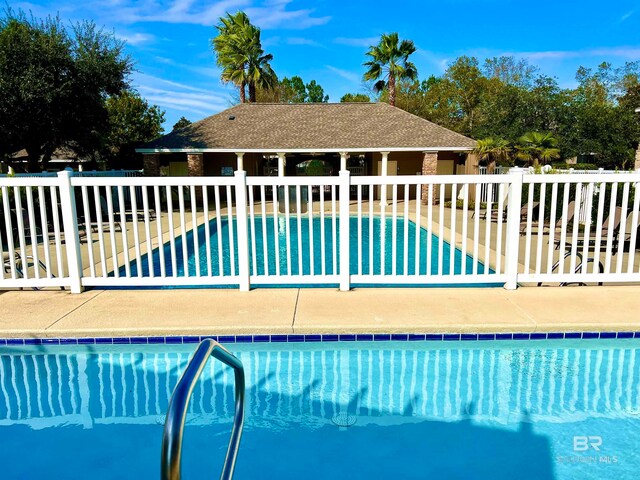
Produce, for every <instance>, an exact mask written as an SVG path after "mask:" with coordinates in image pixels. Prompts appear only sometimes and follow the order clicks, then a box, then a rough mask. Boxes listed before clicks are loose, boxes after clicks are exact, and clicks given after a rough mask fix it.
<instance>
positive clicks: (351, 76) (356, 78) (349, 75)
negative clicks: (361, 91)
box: [325, 65, 360, 83]
mask: <svg viewBox="0 0 640 480" xmlns="http://www.w3.org/2000/svg"><path fill="white" fill-rule="evenodd" d="M325 67H327V68H328V69H329V70H331V71H332V72H333V73H335V74H336V75H338V76H340V77H342V78H344V79H345V80H349V81H350V82H354V83H358V82H360V75H358V74H357V73H354V72H350V71H348V70H342V69H340V68H336V67H333V66H331V65H325Z"/></svg>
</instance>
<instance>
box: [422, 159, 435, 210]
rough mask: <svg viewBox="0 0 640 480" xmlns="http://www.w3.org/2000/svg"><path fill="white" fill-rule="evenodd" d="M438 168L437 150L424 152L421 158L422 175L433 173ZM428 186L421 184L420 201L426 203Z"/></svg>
mask: <svg viewBox="0 0 640 480" xmlns="http://www.w3.org/2000/svg"><path fill="white" fill-rule="evenodd" d="M437 170H438V152H425V154H424V157H423V158H422V175H435V174H436V173H437ZM428 194H429V186H428V185H423V186H422V203H427V195H428Z"/></svg>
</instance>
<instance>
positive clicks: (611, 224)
mask: <svg viewBox="0 0 640 480" xmlns="http://www.w3.org/2000/svg"><path fill="white" fill-rule="evenodd" d="M621 221H622V207H616V209H615V210H614V212H613V218H611V215H610V216H608V217H607V218H606V220H605V221H604V222H602V227H601V228H600V232H599V233H600V246H606V245H607V241H608V239H609V236H610V235H611V236H612V239H611V245H612V253H613V254H614V255H615V254H616V253H617V252H618V243H619V242H618V235H619V233H620V224H621ZM567 224H568V223H567ZM597 236H598V232H596V231H595V229H594V231H593V232H589V238H588V239H587V238H586V237H585V235H584V232H579V233H578V236H577V238H576V243H577V246H578V247H584V245H585V242H588V248H589V249H592V248H595V247H596V237H597ZM572 242H573V234H572V232H569V231H567V238H566V241H565V250H570V249H571V248H572V247H573V243H572ZM554 243H555V245H556V249H558V248H560V239H556V240H554Z"/></svg>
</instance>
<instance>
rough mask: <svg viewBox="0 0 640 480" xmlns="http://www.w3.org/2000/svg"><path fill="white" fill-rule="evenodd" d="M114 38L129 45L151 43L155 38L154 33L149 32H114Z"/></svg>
mask: <svg viewBox="0 0 640 480" xmlns="http://www.w3.org/2000/svg"><path fill="white" fill-rule="evenodd" d="M115 35H116V38H118V39H120V40H124V41H125V42H127V43H128V44H129V45H135V46H138V45H142V44H144V43H152V42H154V41H155V40H156V36H155V35H151V34H150V33H131V34H126V33H116V34H115Z"/></svg>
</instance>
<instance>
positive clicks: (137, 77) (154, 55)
mask: <svg viewBox="0 0 640 480" xmlns="http://www.w3.org/2000/svg"><path fill="white" fill-rule="evenodd" d="M10 4H11V6H12V7H13V8H14V9H17V8H21V9H23V10H25V11H32V12H33V14H34V15H36V16H45V15H47V14H56V13H58V14H59V15H60V17H61V18H62V19H63V20H65V21H76V20H81V19H91V20H94V21H95V22H96V23H97V24H98V25H100V26H103V27H105V28H106V29H108V30H113V31H114V32H115V34H116V35H117V36H118V37H120V38H122V39H124V40H126V41H127V43H128V46H127V50H128V52H129V53H130V54H131V56H132V57H133V58H134V60H135V62H136V72H135V74H134V75H133V85H134V86H135V87H136V88H137V89H138V91H139V92H140V93H141V94H142V95H143V96H144V97H145V98H147V99H148V100H149V101H150V102H152V103H155V104H157V105H160V106H161V107H162V108H163V109H164V110H166V112H167V113H166V123H165V126H166V129H167V130H170V129H171V126H172V125H173V123H175V121H177V119H178V118H180V116H185V117H187V118H188V119H189V120H192V121H195V120H199V119H201V118H203V117H205V116H207V115H210V114H213V113H216V112H219V111H221V110H223V109H225V108H227V107H229V106H230V104H231V101H232V88H231V87H230V86H225V85H223V84H222V83H221V82H220V79H219V71H218V69H217V68H216V66H215V60H214V56H213V53H212V51H211V49H210V46H209V40H210V39H211V38H212V37H213V36H214V35H215V29H214V27H213V26H214V25H215V24H216V23H217V20H218V18H219V17H220V16H221V15H224V13H225V12H227V11H229V12H235V11H237V10H244V11H245V12H247V14H248V15H249V17H250V18H251V20H252V21H253V23H255V24H257V25H258V26H260V27H261V28H262V40H263V46H264V48H265V50H267V51H268V52H270V53H272V54H273V55H274V61H273V67H274V69H275V71H276V73H277V74H278V76H279V77H281V78H282V77H284V76H289V77H290V76H292V75H300V76H301V77H302V78H303V79H304V80H305V81H307V82H308V81H310V80H312V79H315V80H316V81H317V82H319V83H320V84H321V85H322V86H323V87H324V89H325V91H326V92H327V93H328V94H329V96H330V101H335V102H337V101H339V100H340V97H341V96H342V95H343V94H344V93H346V92H360V91H362V88H363V87H362V84H361V77H362V74H363V72H364V67H362V62H363V61H364V60H365V52H366V51H367V47H368V46H369V45H371V44H373V43H376V39H377V38H378V37H379V35H380V34H381V33H384V32H393V31H397V32H399V34H400V36H401V38H408V39H411V40H413V41H414V42H415V43H416V46H417V48H418V51H417V52H416V54H414V58H413V60H414V62H415V63H416V65H417V67H418V72H419V75H420V77H421V78H427V77H428V76H429V75H431V74H436V75H439V74H441V73H442V72H443V71H444V69H445V68H446V65H447V63H448V62H450V61H452V60H454V59H455V58H456V57H458V56H460V55H474V56H477V57H479V58H481V59H483V58H485V57H490V56H495V55H515V56H517V57H523V58H528V59H529V60H530V62H531V63H533V64H535V65H537V66H539V67H540V69H541V72H542V73H545V74H547V75H551V76H554V77H557V79H558V81H559V83H560V84H561V85H562V86H567V87H569V86H573V85H575V80H574V75H575V71H576V69H577V67H578V66H580V65H584V66H587V67H595V66H597V65H598V64H599V63H600V62H602V61H609V62H611V63H613V64H614V65H621V64H623V63H624V62H625V61H635V60H640V36H639V35H638V32H639V31H640V28H639V27H640V2H634V1H626V0H612V1H602V0H582V1H574V0H555V1H547V0H538V1H537V2H535V3H534V2H523V1H522V0H520V1H518V0H439V1H430V0H422V1H407V2H401V1H398V2H371V1H364V0H352V1H336V0H319V1H316V2H310V1H302V0H264V1H262V0H255V1H254V0H223V1H201V0H36V1H34V2H10Z"/></svg>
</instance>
